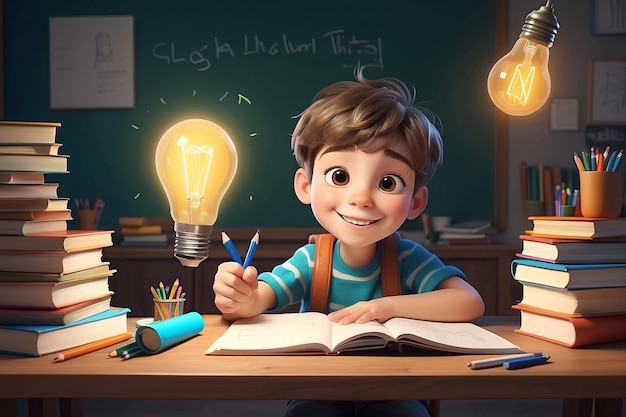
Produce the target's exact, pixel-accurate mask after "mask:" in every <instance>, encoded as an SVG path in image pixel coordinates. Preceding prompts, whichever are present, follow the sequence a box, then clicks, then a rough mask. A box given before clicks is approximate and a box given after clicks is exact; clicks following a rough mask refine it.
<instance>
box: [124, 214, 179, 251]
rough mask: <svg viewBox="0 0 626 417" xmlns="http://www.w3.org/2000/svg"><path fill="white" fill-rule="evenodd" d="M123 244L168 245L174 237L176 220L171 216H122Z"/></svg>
mask: <svg viewBox="0 0 626 417" xmlns="http://www.w3.org/2000/svg"><path fill="white" fill-rule="evenodd" d="M118 222H119V234H120V236H121V240H120V242H119V244H120V245H121V246H166V245H167V244H168V242H173V239H174V221H173V220H172V219H171V218H169V217H132V216H126V217H120V218H119V220H118Z"/></svg>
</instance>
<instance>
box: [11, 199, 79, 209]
mask: <svg viewBox="0 0 626 417" xmlns="http://www.w3.org/2000/svg"><path fill="white" fill-rule="evenodd" d="M68 201H69V198H0V212H3V211H18V210H24V211H31V210H67V203H68Z"/></svg>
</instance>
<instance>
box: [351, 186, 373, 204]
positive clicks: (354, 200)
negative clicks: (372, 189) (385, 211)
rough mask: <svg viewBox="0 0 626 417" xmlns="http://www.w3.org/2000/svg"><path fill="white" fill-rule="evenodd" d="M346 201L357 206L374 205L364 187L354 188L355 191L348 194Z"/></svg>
mask: <svg viewBox="0 0 626 417" xmlns="http://www.w3.org/2000/svg"><path fill="white" fill-rule="evenodd" d="M348 202H349V203H350V205H351V206H357V207H372V206H373V205H374V200H372V196H371V195H370V193H369V192H368V191H367V190H365V189H359V190H355V192H353V193H352V194H350V197H349V200H348Z"/></svg>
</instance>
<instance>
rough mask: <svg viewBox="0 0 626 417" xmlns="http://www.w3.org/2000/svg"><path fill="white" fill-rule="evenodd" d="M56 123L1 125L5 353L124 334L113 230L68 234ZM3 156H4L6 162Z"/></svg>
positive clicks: (0, 324)
mask: <svg viewBox="0 0 626 417" xmlns="http://www.w3.org/2000/svg"><path fill="white" fill-rule="evenodd" d="M59 126H60V124H58V123H35V122H0V351H3V352H9V353H16V354H22V355H31V356H40V355H43V354H47V353H52V352H55V351H59V350H63V349H67V348H71V347H75V346H78V345H82V344H85V343H90V342H93V341H95V340H100V339H103V338H106V337H109V336H113V335H117V334H121V333H124V332H126V316H127V312H128V309H124V308H121V309H120V308H114V307H111V296H112V294H113V293H112V292H111V291H110V289H109V277H110V276H112V275H113V274H114V273H115V270H114V269H111V268H110V267H109V264H108V263H107V262H103V261H102V250H103V248H104V247H107V246H111V245H112V244H113V242H112V233H113V231H111V230H108V231H107V230H68V227H67V221H68V220H71V218H72V217H71V211H70V210H69V209H68V208H67V203H68V200H69V199H68V198H60V197H59V196H58V195H57V187H58V184H50V183H46V182H45V174H47V173H66V172H67V159H68V156H66V155H59V154H58V149H59V147H60V146H61V144H59V143H56V129H57V127H59ZM5 156H6V158H5V159H3V157H5Z"/></svg>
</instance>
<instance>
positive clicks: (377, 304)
mask: <svg viewBox="0 0 626 417" xmlns="http://www.w3.org/2000/svg"><path fill="white" fill-rule="evenodd" d="M389 298H392V297H383V298H377V299H374V300H369V301H360V302H358V303H356V304H353V305H351V306H349V307H346V308H342V309H341V310H337V311H333V312H332V313H330V314H329V315H328V318H329V319H330V320H331V321H334V322H335V323H339V324H350V323H357V324H360V323H367V322H368V321H374V320H376V321H379V322H381V323H383V322H385V321H387V320H389V319H390V318H391V317H392V313H391V311H392V310H391V309H390V306H389V303H388V301H389Z"/></svg>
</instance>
